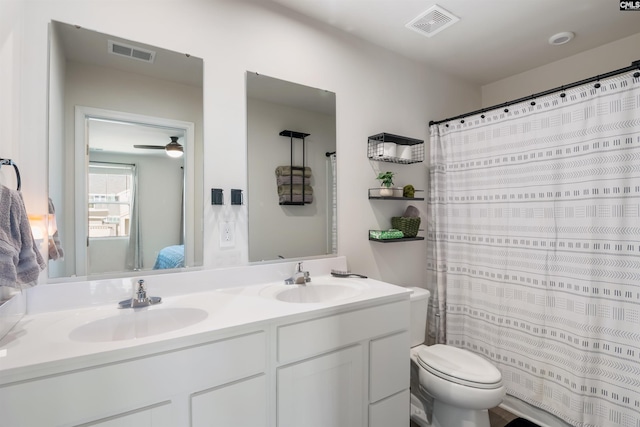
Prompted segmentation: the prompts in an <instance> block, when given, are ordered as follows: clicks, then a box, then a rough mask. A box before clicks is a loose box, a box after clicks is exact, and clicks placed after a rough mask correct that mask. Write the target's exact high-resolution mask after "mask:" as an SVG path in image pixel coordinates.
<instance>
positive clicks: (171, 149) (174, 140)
mask: <svg viewBox="0 0 640 427" xmlns="http://www.w3.org/2000/svg"><path fill="white" fill-rule="evenodd" d="M170 138H171V142H170V143H168V144H167V145H134V148H143V149H148V150H165V151H166V153H167V155H168V156H170V157H180V156H182V154H183V149H182V145H180V144H178V137H177V136H171V137H170Z"/></svg>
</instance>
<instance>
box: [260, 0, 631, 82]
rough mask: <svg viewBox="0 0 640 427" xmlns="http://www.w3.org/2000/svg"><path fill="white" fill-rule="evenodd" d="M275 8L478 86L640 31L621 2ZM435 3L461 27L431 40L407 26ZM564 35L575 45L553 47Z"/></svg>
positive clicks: (429, 0)
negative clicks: (554, 39)
mask: <svg viewBox="0 0 640 427" xmlns="http://www.w3.org/2000/svg"><path fill="white" fill-rule="evenodd" d="M270 1H272V2H274V3H277V4H279V5H281V6H284V7H285V8H287V9H290V10H293V11H296V12H298V13H300V14H303V15H306V16H308V17H311V18H312V19H314V20H317V21H320V22H322V23H325V24H328V25H331V26H333V27H336V28H338V29H341V30H343V31H346V32H348V33H350V34H352V35H354V36H356V37H359V38H362V39H365V40H368V41H370V42H372V43H374V44H376V45H379V46H382V47H384V48H386V49H389V50H392V51H395V52H397V53H399V54H401V55H403V56H406V57H408V58H411V59H414V60H417V61H421V62H424V63H427V64H429V65H431V66H433V67H434V68H437V69H440V70H442V71H444V72H447V73H451V74H454V75H457V76H459V77H461V78H463V79H465V80H468V81H470V82H474V83H477V84H480V85H484V84H488V83H492V82H495V81H497V80H500V79H503V78H505V77H509V76H512V75H515V74H518V73H521V72H524V71H527V70H530V69H533V68H536V67H539V66H542V65H545V64H548V63H551V62H554V61H557V60H560V59H562V58H565V57H567V56H571V55H575V54H577V53H580V52H583V51H586V50H589V49H593V48H595V47H598V46H602V45H604V44H607V43H610V42H613V41H615V40H619V39H621V38H624V37H628V36H630V35H633V34H636V33H639V32H640V11H620V10H619V2H618V1H616V0H437V1H435V0H270ZM434 4H437V5H439V6H441V7H442V8H444V9H446V10H447V11H449V12H451V13H452V14H454V15H455V16H457V17H459V18H460V21H459V22H457V23H455V24H453V25H452V26H450V27H449V28H447V29H445V30H443V31H442V32H440V33H438V34H435V35H434V36H433V37H431V38H428V37H425V36H423V35H421V34H418V33H417V32H415V31H413V30H410V29H408V28H406V27H405V25H406V24H407V23H409V22H410V21H411V20H412V19H414V18H415V17H417V16H418V15H420V14H421V13H422V12H424V11H425V10H427V9H428V8H430V7H431V6H433V5H434ZM564 31H571V32H574V33H575V38H574V39H573V41H571V42H570V43H567V44H564V45H560V46H551V45H549V43H548V39H549V37H551V36H552V35H554V34H556V33H559V32H564ZM634 59H640V50H639V52H638V58H634ZM629 65H631V64H629Z"/></svg>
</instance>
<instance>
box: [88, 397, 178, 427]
mask: <svg viewBox="0 0 640 427" xmlns="http://www.w3.org/2000/svg"><path fill="white" fill-rule="evenodd" d="M170 406H171V405H170V404H169V403H168V402H167V403H166V404H160V405H158V406H155V407H151V408H147V409H142V410H139V411H130V412H128V413H126V414H122V415H115V416H112V417H109V418H107V419H104V420H97V421H94V422H89V423H85V424H79V425H78V426H77V427H88V426H96V427H171V423H172V416H171V415H172V414H171V409H170Z"/></svg>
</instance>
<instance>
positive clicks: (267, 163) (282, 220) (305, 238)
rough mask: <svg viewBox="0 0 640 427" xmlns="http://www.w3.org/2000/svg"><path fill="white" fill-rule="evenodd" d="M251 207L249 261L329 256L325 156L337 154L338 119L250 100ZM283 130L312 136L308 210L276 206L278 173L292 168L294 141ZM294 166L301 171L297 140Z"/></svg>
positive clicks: (308, 151)
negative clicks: (336, 120)
mask: <svg viewBox="0 0 640 427" xmlns="http://www.w3.org/2000/svg"><path fill="white" fill-rule="evenodd" d="M247 101H248V105H247V111H248V117H249V119H248V126H247V127H248V129H247V144H248V147H249V148H248V167H249V171H250V173H249V184H248V192H247V194H248V197H247V199H248V207H249V220H250V221H249V259H250V260H251V261H260V260H274V259H278V255H282V256H284V257H285V258H293V257H300V256H312V255H325V254H330V253H331V247H330V246H329V248H328V250H327V234H328V232H329V230H330V228H329V227H328V226H327V224H328V223H327V221H328V211H327V206H328V194H327V167H326V165H327V157H326V155H325V153H326V152H327V151H335V146H336V140H335V135H336V122H335V117H334V116H328V115H326V114H319V113H314V112H312V111H305V110H301V109H299V108H292V107H288V106H284V105H279V104H274V103H271V102H265V101H260V100H257V99H248V100H247ZM283 130H294V131H298V132H304V133H308V134H310V135H309V136H308V137H307V138H306V139H305V146H306V147H305V166H308V167H310V168H311V171H312V176H311V178H310V179H309V180H307V181H306V182H307V183H308V184H309V185H311V187H312V189H313V202H312V203H310V204H307V205H304V206H281V205H279V203H278V189H277V185H276V176H275V169H276V167H277V166H281V165H289V163H290V146H291V143H290V139H289V138H285V137H283V136H280V135H279V133H280V132H281V131H283ZM293 150H294V164H295V165H297V166H301V165H302V141H301V140H299V139H294V140H293Z"/></svg>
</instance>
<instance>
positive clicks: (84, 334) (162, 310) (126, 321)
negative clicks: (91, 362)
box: [69, 306, 208, 342]
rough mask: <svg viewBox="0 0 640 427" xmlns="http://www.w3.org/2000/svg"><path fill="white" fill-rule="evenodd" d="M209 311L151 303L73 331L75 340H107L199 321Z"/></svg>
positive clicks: (174, 328)
mask: <svg viewBox="0 0 640 427" xmlns="http://www.w3.org/2000/svg"><path fill="white" fill-rule="evenodd" d="M207 316H208V313H207V312H206V311H204V310H201V309H199V308H180V307H159V306H158V307H151V308H148V309H142V310H132V309H124V310H119V312H118V314H117V315H114V316H110V317H105V318H102V319H98V320H94V321H92V322H89V323H86V324H84V325H82V326H78V327H77V328H75V329H74V330H72V331H71V333H70V334H69V338H70V339H71V340H72V341H81V342H106V341H122V340H131V339H136V338H144V337H149V336H152V335H158V334H164V333H166V332H171V331H175V330H178V329H182V328H186V327H187V326H191V325H195V324H196V323H199V322H202V321H203V320H204V319H206V318H207Z"/></svg>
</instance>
